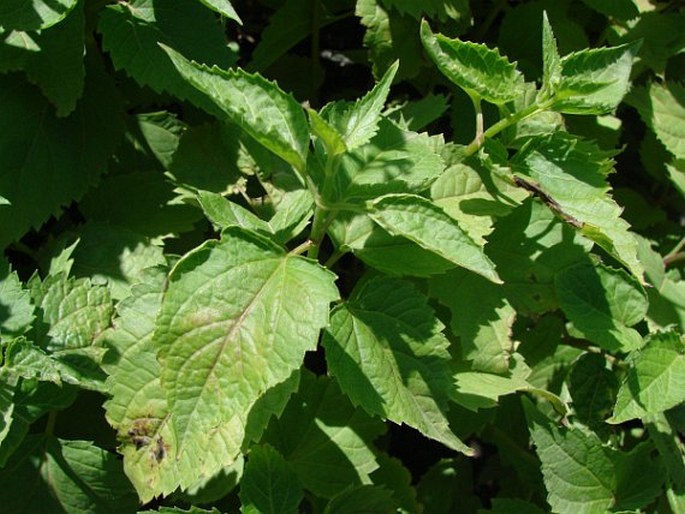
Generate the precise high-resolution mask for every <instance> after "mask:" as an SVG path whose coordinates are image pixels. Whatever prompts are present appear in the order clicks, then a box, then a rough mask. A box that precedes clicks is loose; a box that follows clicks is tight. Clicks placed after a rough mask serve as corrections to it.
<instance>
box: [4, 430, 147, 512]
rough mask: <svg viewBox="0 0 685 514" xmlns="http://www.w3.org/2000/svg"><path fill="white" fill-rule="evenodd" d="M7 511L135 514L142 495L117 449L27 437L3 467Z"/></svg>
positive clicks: (88, 443)
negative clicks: (126, 474)
mask: <svg viewBox="0 0 685 514" xmlns="http://www.w3.org/2000/svg"><path fill="white" fill-rule="evenodd" d="M0 486H2V489H3V490H4V491H12V492H13V494H12V495H9V496H7V497H6V498H5V499H4V507H3V508H5V509H7V511H8V512H70V513H71V512H73V513H74V514H89V513H92V512H112V513H121V514H130V513H131V512H134V511H135V509H136V508H137V507H138V498H137V497H136V494H135V492H134V491H133V489H132V487H131V484H129V482H128V480H126V477H125V476H124V474H123V472H122V470H121V463H120V461H119V460H118V459H117V458H116V456H115V455H114V454H112V453H109V452H107V451H105V450H102V449H100V448H98V447H96V446H94V445H93V444H92V443H90V442H87V441H63V440H60V439H56V438H54V437H51V436H45V435H31V436H28V437H27V438H26V439H25V440H24V443H23V444H22V446H21V447H20V448H19V449H18V450H17V452H16V453H15V454H14V456H13V457H12V458H11V459H10V461H9V462H8V463H7V466H6V467H5V468H4V469H3V470H1V471H0Z"/></svg>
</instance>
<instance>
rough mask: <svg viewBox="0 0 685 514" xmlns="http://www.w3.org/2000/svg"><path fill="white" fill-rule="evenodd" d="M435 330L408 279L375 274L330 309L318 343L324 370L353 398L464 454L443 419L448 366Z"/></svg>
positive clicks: (464, 449)
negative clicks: (325, 364)
mask: <svg viewBox="0 0 685 514" xmlns="http://www.w3.org/2000/svg"><path fill="white" fill-rule="evenodd" d="M442 329H443V326H442V324H441V323H440V322H439V321H438V319H437V318H436V317H435V315H434V313H433V310H432V309H431V308H430V307H429V306H428V304H427V301H426V298H425V297H423V296H422V295H421V294H419V293H418V292H417V291H416V290H414V288H413V287H412V285H411V284H410V283H408V282H403V281H401V280H397V279H390V278H378V279H375V280H369V281H368V282H366V283H365V284H363V285H362V286H360V287H358V288H357V289H356V290H355V292H354V293H353V295H352V297H351V298H350V300H349V301H348V302H347V303H345V304H343V305H341V306H339V307H337V308H336V309H334V310H333V314H332V315H331V323H330V328H329V329H328V330H327V331H326V333H325V335H324V339H323V345H324V347H325V349H326V360H327V363H328V367H329V370H330V372H331V373H332V374H333V376H335V377H336V378H337V379H338V382H339V383H340V387H341V388H342V390H343V391H344V392H345V393H346V394H347V395H348V396H349V398H350V400H351V401H352V402H353V403H355V404H357V405H360V406H362V407H363V408H364V409H365V410H366V411H367V412H369V413H371V414H375V415H379V416H382V417H383V418H387V419H389V420H391V421H394V422H395V423H398V424H399V423H405V424H407V425H409V426H411V427H413V428H415V429H417V430H419V431H420V432H421V433H422V434H424V435H425V436H426V437H430V438H432V439H434V440H436V441H439V442H441V443H443V444H445V445H446V446H448V447H449V448H452V449H454V450H457V451H461V452H463V453H466V454H470V453H471V449H470V448H469V447H468V446H466V445H465V444H464V443H463V442H461V441H460V440H459V439H458V438H457V437H456V436H455V435H454V434H453V433H452V432H451V430H450V428H449V426H448V423H447V419H446V418H445V412H446V410H447V408H446V407H447V405H446V399H447V398H446V394H447V391H448V390H449V388H450V382H451V377H450V375H451V373H450V369H449V353H448V351H447V347H448V346H449V342H448V341H447V339H446V338H445V336H444V335H443V334H442Z"/></svg>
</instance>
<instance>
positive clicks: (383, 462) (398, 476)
mask: <svg viewBox="0 0 685 514" xmlns="http://www.w3.org/2000/svg"><path fill="white" fill-rule="evenodd" d="M376 460H377V461H378V463H379V464H380V467H379V468H378V469H377V470H376V471H374V472H373V473H372V474H371V480H372V481H373V483H374V485H379V486H383V487H386V488H388V489H390V490H391V491H392V495H393V498H394V499H395V500H396V501H397V503H398V505H399V509H400V510H399V512H403V513H410V512H417V511H418V510H420V508H421V506H420V504H419V503H418V501H417V499H416V490H415V489H414V487H413V486H412V475H411V472H410V471H409V469H407V468H406V467H405V466H404V465H403V464H402V461H400V460H399V459H396V458H394V457H390V456H388V455H386V454H384V453H381V454H379V455H378V456H377V457H376Z"/></svg>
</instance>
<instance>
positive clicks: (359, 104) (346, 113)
mask: <svg viewBox="0 0 685 514" xmlns="http://www.w3.org/2000/svg"><path fill="white" fill-rule="evenodd" d="M398 66H399V62H395V63H393V64H392V65H391V66H390V67H389V68H388V69H387V71H386V72H385V73H384V74H383V77H382V78H381V80H380V81H379V82H378V84H376V86H375V87H374V88H373V89H372V90H371V91H369V92H368V93H367V94H366V95H364V97H363V98H360V99H359V100H357V101H356V102H355V103H354V104H353V105H350V106H349V107H346V108H345V109H344V110H343V111H342V112H340V109H335V108H334V109H332V110H330V111H326V110H324V111H323V112H324V113H325V115H324V117H328V118H329V121H330V122H331V123H332V125H333V126H334V127H335V128H336V129H338V131H339V132H340V134H341V135H342V137H343V139H344V140H345V144H346V146H347V149H348V150H354V149H355V148H357V147H359V146H362V145H363V144H365V143H368V142H369V141H370V140H371V139H372V138H373V136H374V135H375V134H376V133H377V132H378V124H379V122H380V120H381V111H382V110H383V107H384V105H385V101H386V100H387V98H388V93H389V92H390V85H391V84H392V81H393V79H394V78H395V74H396V73H397V68H398ZM326 115H328V116H326Z"/></svg>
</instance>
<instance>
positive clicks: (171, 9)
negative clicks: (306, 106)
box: [98, 0, 236, 106]
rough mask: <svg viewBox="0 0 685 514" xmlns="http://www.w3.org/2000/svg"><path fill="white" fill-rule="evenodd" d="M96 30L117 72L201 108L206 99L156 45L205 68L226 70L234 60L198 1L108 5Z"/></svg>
mask: <svg viewBox="0 0 685 514" xmlns="http://www.w3.org/2000/svg"><path fill="white" fill-rule="evenodd" d="M98 31H99V32H100V33H101V34H102V46H103V48H104V49H105V50H106V51H108V52H109V53H110V55H111V56H112V61H113V63H114V66H115V68H116V69H118V70H124V71H125V72H126V73H127V74H128V75H130V76H131V77H133V78H134V79H135V80H136V81H137V82H138V83H139V84H141V85H144V86H149V87H151V88H152V89H153V90H154V91H157V92H160V93H161V92H168V93H171V94H172V95H174V96H176V97H178V98H180V99H189V100H191V101H193V102H195V103H199V104H200V105H202V106H207V105H208V102H210V101H209V100H208V99H207V98H206V97H203V95H198V93H197V92H196V91H195V90H194V88H193V87H192V86H191V85H189V84H187V83H186V81H185V80H184V79H183V77H182V75H180V74H179V73H178V72H177V71H176V69H175V66H174V64H173V63H172V61H171V59H170V58H169V57H168V56H167V55H166V54H165V52H164V51H163V50H162V49H161V48H160V47H159V45H158V44H159V43H162V44H164V45H167V46H170V47H172V48H175V49H176V51H178V52H180V53H182V54H183V55H185V56H187V58H188V59H194V60H196V61H198V62H202V63H207V64H208V65H214V64H215V65H218V66H220V67H222V68H227V67H228V66H231V65H232V64H234V63H235V61H236V54H235V52H234V51H232V50H230V49H229V48H228V46H227V44H226V39H225V36H224V30H223V27H222V26H221V24H220V23H219V22H218V20H217V19H216V16H215V15H214V13H212V12H211V11H210V10H208V9H207V8H205V7H204V6H203V5H202V4H201V3H200V2H182V3H180V4H179V3H178V2H176V1H174V0H132V1H131V2H121V3H117V4H113V5H108V6H107V7H106V8H105V9H104V10H103V11H102V14H101V15H100V22H99V25H98Z"/></svg>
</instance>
